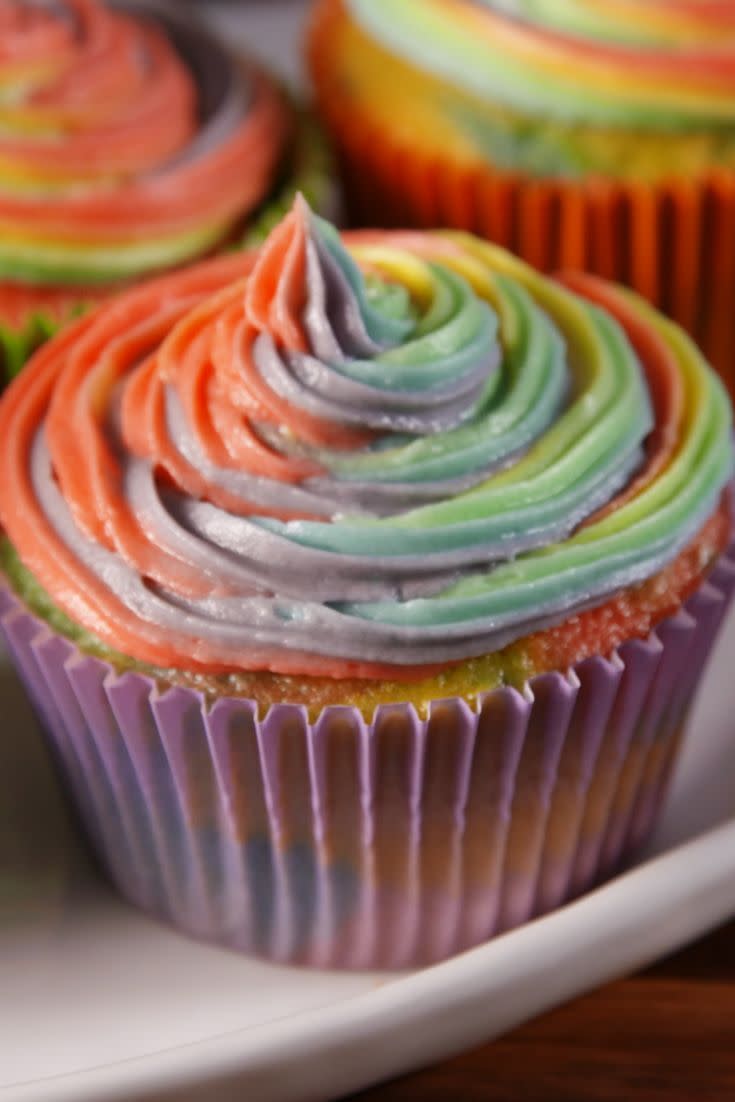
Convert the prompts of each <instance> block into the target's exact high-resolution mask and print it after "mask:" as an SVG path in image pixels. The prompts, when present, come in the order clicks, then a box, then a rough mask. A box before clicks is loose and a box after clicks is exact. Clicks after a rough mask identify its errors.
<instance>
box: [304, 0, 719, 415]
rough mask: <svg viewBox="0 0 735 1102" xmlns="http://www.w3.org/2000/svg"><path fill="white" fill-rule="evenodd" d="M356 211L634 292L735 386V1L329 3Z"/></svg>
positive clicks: (327, 38)
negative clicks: (470, 238) (486, 242)
mask: <svg viewBox="0 0 735 1102" xmlns="http://www.w3.org/2000/svg"><path fill="white" fill-rule="evenodd" d="M310 57H311V68H312V72H313V76H314V80H315V83H316V90H317V96H318V102H319V106H320V110H321V113H322V115H323V117H324V119H325V120H326V121H327V123H328V125H329V127H330V129H331V130H332V132H333V133H334V135H335V137H336V139H337V143H338V147H339V151H340V154H341V156H342V161H343V165H344V170H345V177H346V180H347V183H348V192H349V196H350V199H351V202H352V207H353V213H354V215H355V217H356V218H358V219H361V220H363V221H364V222H365V223H366V224H376V223H378V224H381V225H382V224H389V225H391V224H411V225H421V226H424V225H426V226H433V225H447V226H454V227H457V228H460V229H467V230H471V231H473V232H475V233H478V234H480V235H481V236H484V237H489V238H490V239H491V240H495V241H497V242H498V243H500V244H502V245H504V246H506V247H508V248H512V249H513V250H514V251H516V252H518V253H519V254H520V255H522V256H523V257H525V258H526V259H527V260H529V261H530V262H532V263H533V264H535V265H536V266H538V267H541V268H542V269H544V270H556V269H558V268H566V267H572V268H575V269H580V270H582V269H583V270H587V271H592V272H595V273H597V274H599V275H602V276H605V277H607V278H611V279H615V280H617V281H620V282H623V283H626V284H628V285H629V286H631V287H633V288H634V289H636V290H637V291H639V292H640V293H641V294H643V295H645V296H646V297H647V298H648V299H649V300H651V301H652V302H654V303H655V304H656V305H657V306H659V307H660V308H661V309H663V310H664V311H665V312H666V313H668V314H669V315H671V316H673V317H674V318H675V319H676V320H677V321H678V322H679V323H680V324H682V325H683V326H685V327H686V328H687V329H688V330H689V331H690V332H691V333H692V335H693V336H694V337H695V339H696V340H697V341H698V342H699V343H700V345H701V347H702V348H703V350H704V352H705V354H706V355H707V356H708V357H709V358H710V360H711V361H712V362H713V363H714V365H715V366H716V367H717V368H718V370H719V371H720V372H721V373H722V374H723V376H724V377H725V379H726V381H727V383H728V386H729V387H730V390H731V393H735V312H733V310H732V307H731V298H732V287H733V283H734V282H735V3H733V2H732V0H705V2H701V0H649V2H647V3H645V4H644V3H641V2H640V0H595V2H592V0H484V2H479V3H478V2H476V0H395V2H394V0H390V2H388V0H320V2H319V3H318V4H317V7H316V13H315V18H314V23H313V31H312V35H311V49H310Z"/></svg>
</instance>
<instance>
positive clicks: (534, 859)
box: [0, 551, 735, 968]
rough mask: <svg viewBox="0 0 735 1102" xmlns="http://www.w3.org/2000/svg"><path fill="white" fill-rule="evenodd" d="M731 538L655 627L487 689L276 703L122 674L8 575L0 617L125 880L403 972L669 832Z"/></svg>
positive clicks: (731, 568)
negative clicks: (400, 701) (204, 693)
mask: <svg viewBox="0 0 735 1102" xmlns="http://www.w3.org/2000/svg"><path fill="white" fill-rule="evenodd" d="M733 590H735V551H731V552H730V554H729V555H728V556H723V557H722V558H721V559H720V561H719V563H718V564H717V566H716V567H715V569H714V570H713V572H712V573H711V575H710V577H709V579H708V580H707V581H706V582H705V583H704V584H703V585H701V587H700V588H699V590H698V591H697V592H696V593H695V594H694V596H692V597H691V598H690V599H689V600H688V601H687V602H686V604H685V605H684V606H683V607H682V609H681V610H680V611H679V612H678V613H677V614H676V615H675V616H672V617H670V618H669V619H667V620H665V621H663V622H662V623H661V624H660V625H659V626H658V627H657V629H656V631H655V632H653V633H652V634H651V635H650V636H649V637H648V638H646V639H644V640H631V641H629V642H627V643H625V644H624V645H622V646H621V647H620V648H619V649H618V650H617V651H616V652H615V653H614V654H613V655H612V657H610V658H608V659H605V658H592V659H588V660H586V661H584V662H581V663H579V664H578V665H577V666H575V667H574V668H572V669H571V670H569V671H568V672H567V673H565V674H561V673H554V674H548V675H544V676H541V677H538V678H536V679H535V680H533V681H532V682H531V683H529V684H528V685H527V686H526V688H525V689H524V690H523V691H522V692H518V691H516V690H515V689H511V688H503V689H498V690H495V691H493V692H489V693H487V694H486V695H485V696H483V697H482V698H481V699H480V701H479V702H478V704H477V706H475V707H470V706H469V705H468V704H467V703H466V702H465V701H464V700H462V699H451V700H437V701H436V702H435V703H433V704H432V706H431V708H430V710H429V718H428V719H426V720H423V719H420V718H419V715H418V714H417V712H416V710H415V709H414V708H413V707H412V706H410V705H395V706H386V707H381V708H378V709H377V711H376V713H375V715H374V717H373V720H372V722H371V723H367V722H366V721H365V719H364V718H363V717H362V715H361V714H360V713H359V712H358V711H356V710H355V709H353V708H350V707H329V708H326V709H325V710H324V711H323V713H322V714H321V716H320V718H319V719H318V720H317V721H316V722H315V723H310V722H309V721H308V718H307V714H306V712H305V711H304V709H303V708H302V707H300V706H291V705H288V704H281V705H277V706H274V707H272V708H271V709H270V711H269V712H268V714H267V715H265V716H259V715H258V712H257V709H256V707H255V705H254V704H253V703H252V702H251V701H248V700H245V699H241V698H236V697H232V698H224V699H220V700H218V701H217V702H216V703H215V704H214V705H213V706H208V705H207V704H205V702H204V700H203V699H202V697H201V695H199V694H198V693H196V692H195V691H193V690H191V689H189V688H181V687H170V688H168V689H167V690H164V689H162V688H161V687H160V685H159V686H156V685H155V684H154V683H153V682H152V681H151V680H150V679H148V678H147V677H145V676H142V675H141V674H138V673H125V674H123V675H118V674H116V673H115V672H114V671H113V670H112V669H111V668H110V666H109V665H107V664H106V663H104V662H102V661H100V660H99V659H97V658H93V657H89V656H85V655H84V654H83V653H81V652H80V651H79V650H78V649H77V648H76V647H75V646H74V645H73V644H72V643H70V642H69V641H68V640H66V639H64V638H62V637H61V636H59V635H57V634H55V633H54V632H53V631H52V630H51V629H50V628H49V627H48V626H46V625H45V624H44V623H42V622H40V621H39V620H38V619H36V618H35V617H34V616H32V615H31V614H30V613H29V612H28V611H27V609H26V608H25V606H23V605H22V604H21V603H20V601H19V600H18V599H17V598H16V597H15V596H14V595H12V594H11V593H10V591H9V590H8V589H7V588H5V589H0V634H1V635H2V636H3V637H4V639H5V642H6V644H7V647H8V649H9V651H10V653H11V655H12V656H13V658H14V661H15V664H16V667H17V669H18V672H19V673H20V675H21V677H22V679H23V680H24V682H25V684H26V687H27V689H28V692H29V695H30V697H31V699H32V700H33V702H34V704H35V707H36V709H37V711H38V713H39V715H40V717H41V719H42V722H43V725H44V727H45V730H46V732H47V734H48V739H49V742H50V746H51V749H52V752H53V754H54V757H55V758H56V760H57V763H58V764H59V767H60V769H61V772H62V774H63V777H64V779H65V782H66V786H67V789H68V791H69V793H70V794H71V796H72V799H73V801H74V803H75V804H76V806H77V809H78V811H79V813H80V816H81V819H82V820H83V822H84V824H85V827H86V831H87V833H88V836H89V839H90V841H91V843H92V845H93V847H94V849H95V851H96V853H97V854H98V856H99V859H100V861H101V863H102V865H103V866H104V868H105V869H106V870H107V873H108V874H109V876H110V878H111V880H112V881H113V882H114V883H115V884H116V886H117V887H118V889H119V890H120V892H121V893H122V894H123V895H124V896H125V897H126V898H127V899H128V900H130V901H131V902H132V903H134V904H136V905H137V906H139V907H141V908H143V909H144V910H145V911H148V912H150V913H151V914H153V915H157V916H159V917H160V918H162V919H164V920H166V921H168V922H171V923H173V924H174V925H176V926H177V927H179V928H181V929H183V930H186V931H188V932H190V933H191V934H193V935H194V936H196V937H198V938H202V939H205V940H207V941H211V942H214V943H217V944H221V945H225V946H231V947H233V948H236V949H238V950H242V951H244V952H247V953H251V954H256V955H259V956H263V957H267V958H270V959H273V960H276V961H281V962H291V963H297V964H308V965H318V966H329V967H341V968H345V967H349V968H405V967H409V966H414V965H419V964H425V963H429V962H432V961H437V960H440V959H442V958H444V957H447V956H449V955H451V954H453V953H456V952H459V951H461V950H462V949H465V948H467V947H469V946H472V945H476V944H478V943H480V942H483V941H485V940H486V939H488V938H490V937H492V936H493V935H495V934H499V933H501V932H502V931H504V930H509V929H511V928H512V927H515V926H518V925H519V924H520V923H523V922H525V921H527V920H528V919H530V918H532V917H534V916H537V915H541V914H544V913H546V912H548V911H550V910H552V909H553V908H555V907H558V906H559V905H561V904H563V903H564V902H565V901H567V900H570V899H572V898H573V897H575V896H577V895H579V894H580V893H582V892H584V891H586V890H588V889H589V888H591V887H593V886H594V885H596V884H597V883H599V882H600V881H602V880H604V879H605V878H607V877H609V876H611V875H613V874H614V873H615V871H616V870H618V869H619V868H620V867H621V866H622V865H623V864H624V863H625V862H626V861H628V860H629V859H630V857H631V856H632V855H633V854H634V853H635V852H636V851H637V850H638V849H639V847H640V846H641V844H642V843H643V842H644V840H645V839H646V838H647V837H648V835H649V833H650V831H651V828H652V827H653V825H654V823H655V821H656V817H657V814H658V811H659V809H660V807H661V804H662V801H663V798H664V796H665V794H666V790H667V783H668V779H669V776H670V773H671V769H672V765H673V763H674V761H675V758H676V753H677V749H678V746H679V742H680V739H681V735H682V729H683V726H684V723H685V721H686V717H687V713H688V709H689V705H690V703H691V701H692V698H693V695H694V692H695V690H696V688H697V684H698V682H699V680H700V675H701V673H702V669H703V667H704V664H705V662H706V660H707V656H708V654H709V651H710V649H711V646H712V644H713V642H714V639H715V636H716V634H717V630H718V628H719V625H720V623H721V621H722V618H723V615H724V613H725V610H726V608H727V605H728V603H729V600H730V598H731V596H732V593H733Z"/></svg>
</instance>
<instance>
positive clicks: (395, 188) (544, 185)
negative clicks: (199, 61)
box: [309, 0, 735, 398]
mask: <svg viewBox="0 0 735 1102" xmlns="http://www.w3.org/2000/svg"><path fill="white" fill-rule="evenodd" d="M341 18H343V15H342V12H341V5H339V4H336V3H334V2H333V0H323V2H322V3H321V4H319V5H318V6H317V10H316V13H315V16H314V19H313V21H312V27H311V35H310V44H309V54H310V57H309V60H310V66H311V72H312V77H313V80H314V85H315V91H316V98H317V104H318V108H319V111H320V113H321V116H322V118H323V119H324V121H325V122H326V124H327V127H328V129H329V131H330V132H331V135H332V138H333V140H334V143H335V146H336V152H337V156H338V159H339V163H340V166H341V171H342V176H343V182H344V188H345V193H346V201H347V205H348V210H349V213H350V217H351V218H352V220H353V221H354V222H356V223H358V224H360V223H361V224H369V225H371V226H376V227H392V226H397V225H402V226H406V227H419V228H436V227H439V226H443V227H451V228H453V229H459V230H466V231H468V232H470V233H474V234H477V235H478V236H481V237H485V238H488V239H490V240H492V241H495V242H497V243H498V244H499V245H502V246H503V247H505V248H507V249H510V250H511V251H512V252H514V253H516V254H517V255H519V256H521V257H522V258H523V259H524V260H527V261H528V262H529V263H531V264H533V265H534V266H535V267H537V268H539V269H541V270H542V271H545V272H554V271H558V270H565V269H577V270H582V271H588V272H593V273H594V274H596V275H600V276H603V277H604V278H607V279H610V280H613V281H615V282H617V283H622V284H625V285H627V286H628V287H631V288H632V289H633V290H635V291H637V292H638V293H639V294H641V295H642V296H644V297H645V298H647V299H648V300H649V301H650V302H652V303H653V304H654V305H655V306H657V307H658V308H659V309H660V310H662V311H663V312H664V313H665V314H668V315H669V316H670V317H672V318H673V319H674V320H675V321H677V322H678V323H679V324H680V325H682V326H683V327H684V328H685V329H686V330H687V331H688V332H689V333H690V334H691V335H692V336H693V338H694V339H695V341H696V342H697V344H698V345H699V346H700V348H701V349H702V350H703V352H704V353H705V355H706V356H707V358H708V359H709V361H710V362H711V363H712V364H713V365H714V366H715V367H716V368H717V370H718V371H719V372H720V374H721V375H722V377H723V378H724V380H725V382H726V384H727V386H728V388H729V390H730V393H731V395H732V396H733V397H734V398H735V308H733V287H735V173H732V172H727V171H715V172H712V173H711V174H710V175H708V176H706V177H702V178H698V179H684V178H670V179H665V180H662V181H659V182H634V181H625V180H612V179H610V180H607V179H600V178H592V177H589V178H586V179H575V180H571V179H548V180H546V179H539V178H533V177H529V176H524V175H522V174H514V173H510V172H506V171H502V170H499V169H495V168H493V167H492V166H491V165H489V164H487V163H481V164H473V165H468V164H462V163H457V162H455V160H453V159H451V158H450V157H449V155H447V156H442V154H441V152H440V151H437V152H435V153H432V154H431V155H429V154H427V153H426V152H425V151H424V150H422V149H420V148H418V147H415V146H412V145H410V144H408V143H404V142H400V141H398V140H396V139H395V137H394V136H392V135H390V134H388V133H386V132H385V131H384V128H382V127H380V126H378V125H376V123H375V121H374V120H373V119H371V118H370V117H369V114H367V113H365V111H364V110H363V109H362V108H361V107H360V106H359V105H355V104H354V103H353V102H351V101H350V99H349V97H346V96H345V95H344V94H343V90H341V89H340V88H338V87H336V86H335V84H334V81H333V79H332V75H331V74H332V55H333V32H334V30H335V29H336V28H337V26H338V20H339V19H341Z"/></svg>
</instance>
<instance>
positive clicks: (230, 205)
mask: <svg viewBox="0 0 735 1102" xmlns="http://www.w3.org/2000/svg"><path fill="white" fill-rule="evenodd" d="M288 126H289V120H288V113H287V110H286V107H285V105H284V103H283V102H282V100H281V98H280V95H279V94H278V93H277V91H276V90H275V89H274V88H273V87H272V86H271V85H270V83H269V82H268V81H267V80H266V79H265V78H264V77H263V76H262V75H261V74H259V73H257V72H256V71H252V72H250V71H246V70H245V69H244V68H243V67H242V66H241V65H240V64H239V63H238V62H236V61H235V59H234V58H233V57H232V56H230V54H228V53H227V51H225V50H224V49H222V48H221V47H220V46H219V45H218V43H216V42H215V41H214V40H212V39H211V37H210V36H209V35H208V34H206V33H203V32H202V29H201V27H199V26H198V25H195V24H193V23H192V22H191V20H190V19H188V18H187V17H186V16H184V15H183V14H182V12H181V11H180V10H179V11H177V9H176V8H174V7H173V5H172V6H165V5H163V4H161V3H158V2H157V0H122V2H121V3H120V4H115V5H109V6H108V5H106V4H105V3H103V2H101V0H49V2H41V0H6V2H5V3H3V4H2V5H0V280H6V281H11V282H13V281H14V282H20V283H29V284H44V285H52V286H60V285H61V286H65V285H69V286H74V287H79V286H83V287H93V286H96V285H99V284H108V283H112V282H116V281H119V280H123V279H128V278H132V277H138V276H141V275H143V274H145V273H147V272H149V271H151V270H154V269H161V268H167V267H171V266H174V265H175V264H178V263H180V262H182V261H185V260H187V259H188V258H191V257H192V256H197V255H201V254H203V253H204V252H206V251H207V250H209V249H210V248H212V247H213V246H214V245H216V244H217V243H219V242H220V241H222V240H223V238H225V237H226V236H227V235H228V233H229V232H230V231H231V230H232V229H233V228H234V227H235V226H236V225H237V224H238V223H239V221H240V220H241V219H242V218H243V217H244V216H245V215H247V214H248V213H249V212H250V211H251V210H252V209H253V208H254V207H255V206H256V205H257V204H258V203H260V202H261V200H262V199H263V198H264V197H265V195H266V194H267V192H268V189H269V187H270V185H271V184H272V182H273V179H274V175H275V173H276V172H277V170H278V167H279V164H280V161H281V158H282V153H283V149H284V143H285V139H286V136H287V130H288ZM1 306H2V302H1V300H0V307H1Z"/></svg>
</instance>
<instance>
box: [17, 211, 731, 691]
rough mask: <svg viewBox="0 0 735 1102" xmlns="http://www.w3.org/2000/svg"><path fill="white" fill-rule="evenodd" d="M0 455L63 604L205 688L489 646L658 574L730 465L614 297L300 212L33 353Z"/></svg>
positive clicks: (697, 369) (721, 399) (707, 417)
mask: <svg viewBox="0 0 735 1102" xmlns="http://www.w3.org/2000/svg"><path fill="white" fill-rule="evenodd" d="M570 288H571V289H570ZM0 440H2V441H3V444H2V452H1V453H0V461H1V462H2V468H1V469H0V521H1V522H2V524H3V525H4V527H5V529H6V531H7V533H8V536H9V539H10V540H11V541H12V544H13V545H14V547H15V549H16V550H17V552H18V553H19V555H20V557H21V559H22V561H23V564H24V566H25V567H26V568H27V569H28V570H30V571H31V572H32V574H33V576H34V577H35V578H36V579H37V580H38V582H39V583H40V585H41V586H42V587H43V588H44V589H45V590H46V591H47V593H48V594H49V595H50V597H51V598H52V600H53V602H54V603H55V604H56V606H58V607H59V608H60V609H61V610H62V611H63V612H64V613H65V614H67V615H68V616H69V617H71V618H72V619H73V620H74V622H75V623H77V624H80V625H82V626H83V627H84V628H85V629H86V630H87V631H89V632H90V633H92V634H93V635H95V636H96V637H97V638H99V639H101V640H102V641H103V642H104V643H105V644H107V645H109V646H111V647H114V648H116V649H117V650H118V651H122V652H123V653H124V654H125V655H129V656H131V657H133V658H134V659H136V660H139V661H141V662H146V663H153V664H155V665H156V666H157V667H160V668H170V667H175V668H179V669H189V670H203V671H209V672H213V673H216V672H224V671H232V670H255V671H257V670H271V671H277V672H279V673H286V674H288V673H305V674H327V675H329V676H332V677H347V676H356V677H364V678H381V677H386V676H392V677H397V678H399V679H400V678H401V677H406V678H411V677H416V676H419V675H422V674H424V673H426V671H427V670H430V669H434V670H435V669H437V668H440V667H441V666H442V665H443V664H446V663H452V662H455V661H459V660H462V659H467V658H471V657H472V656H478V655H484V654H487V653H489V652H495V651H497V650H498V649H500V648H503V647H506V646H507V645H509V644H510V643H512V642H513V641H514V640H519V639H523V638H525V637H527V636H528V635H529V634H530V633H533V632H538V631H541V630H544V629H546V628H548V627H549V626H551V625H554V624H558V623H559V622H560V621H565V620H567V619H568V618H569V617H571V616H574V615H576V614H578V613H580V612H582V611H584V610H587V609H589V608H591V607H595V606H600V605H602V604H604V602H605V601H607V600H609V599H610V598H611V596H612V595H615V594H619V593H620V592H621V591H624V592H628V591H630V590H631V587H636V586H637V585H639V584H640V583H645V582H646V581H647V580H650V579H652V578H654V577H656V576H658V573H659V572H660V571H662V570H663V569H664V568H666V567H667V565H669V564H671V563H672V562H674V561H675V560H676V559H677V556H679V555H680V553H682V552H683V551H684V549H685V548H687V547H689V546H691V544H692V541H694V540H696V537H697V535H698V533H700V532H701V530H702V529H703V528H704V526H706V524H707V523H708V522H709V520H710V518H711V517H712V516H713V515H714V514H715V513H716V512H717V510H718V505H719V502H720V499H721V496H722V494H723V489H724V488H725V486H726V484H727V482H728V480H729V479H730V477H731V475H732V468H733V455H732V445H731V412H730V406H729V402H728V399H727V397H726V395H725V393H724V390H723V387H722V385H721V383H720V382H719V381H718V379H717V378H716V377H715V375H714V374H713V373H712V372H711V371H710V369H709V368H708V367H707V365H706V364H705V363H704V361H703V360H702V358H701V357H700V355H699V354H698V352H697V351H696V349H695V348H694V346H693V345H692V344H691V342H690V341H689V340H688V339H687V338H686V337H685V336H684V334H683V333H682V332H681V331H680V330H678V329H677V328H676V327H675V326H673V325H672V324H671V323H669V322H667V321H665V320H663V319H662V318H661V317H659V316H658V315H657V314H655V313H654V311H653V310H651V309H650V308H649V307H647V306H645V305H644V304H643V303H642V302H641V301H640V300H638V299H635V298H634V297H633V296H632V295H630V294H629V293H627V292H624V291H618V290H614V289H611V288H609V287H608V286H607V285H605V284H602V283H600V282H599V281H595V280H594V279H592V278H591V277H577V278H575V279H574V280H571V281H570V283H569V286H567V287H565V286H563V285H562V284H560V283H557V282H553V281H551V280H548V279H545V278H543V277H542V276H540V275H537V274H535V273H534V272H533V271H532V270H531V269H529V268H528V267H527V266H525V265H524V264H523V263H521V262H520V261H518V260H515V259H514V258H512V257H511V256H510V255H509V254H507V253H505V252H503V251H502V250H500V249H498V248H496V247H494V246H491V245H488V244H486V243H483V242H480V241H478V240H476V239H474V238H471V237H468V236H463V235H452V234H407V233H403V234H401V233H398V234H391V233H363V234H357V235H353V236H351V237H349V238H348V239H347V241H346V243H345V241H343V240H341V239H340V237H339V236H338V234H337V232H336V231H335V230H334V229H333V228H332V227H331V226H330V225H329V224H327V223H325V222H324V221H322V220H321V219H319V218H318V217H316V216H315V215H314V214H313V213H312V212H311V211H310V210H309V208H308V207H307V205H306V203H305V202H304V201H303V200H302V199H298V200H297V202H296V204H295V206H294V208H293V209H292V211H291V213H290V214H289V215H288V216H287V217H286V218H285V219H284V221H283V222H282V223H281V224H280V225H279V226H278V227H277V228H276V229H275V230H274V231H273V233H272V234H271V236H270V237H269V239H268V240H267V242H266V243H265V245H264V246H263V247H262V248H261V249H260V250H259V251H257V252H253V253H250V254H248V255H246V256H244V257H243V256H240V257H238V256H236V257H228V258H225V259H221V260H218V261H213V262H210V263H208V264H206V265H202V266H200V267H198V268H194V269H191V270H189V271H186V272H182V273H179V274H177V275H174V276H169V277H167V278H165V279H162V280H160V281H158V282H157V283H154V284H151V285H148V286H146V287H144V288H140V289H137V290H134V291H131V292H128V293H127V294H126V295H124V296H122V297H120V298H118V299H117V300H115V301H113V302H111V303H110V304H108V305H104V306H103V307H101V308H100V309H98V310H97V311H96V312H95V313H94V314H92V315H90V316H89V317H87V318H85V319H82V320H81V321H80V322H78V323H77V324H76V325H74V326H73V327H72V328H70V329H69V330H67V331H66V332H64V333H63V334H62V335H60V336H59V337H58V338H56V339H54V340H53V341H51V342H50V343H49V344H48V345H47V346H46V347H45V348H44V349H42V350H41V352H40V353H39V354H38V355H37V356H36V358H35V360H34V361H33V362H32V363H31V364H30V365H29V367H28V369H27V370H26V371H25V372H23V373H22V375H21V376H20V377H19V378H18V379H16V380H15V382H14V383H13V384H12V386H11V387H10V389H9V390H8V392H7V393H6V395H5V397H4V399H3V401H2V403H0Z"/></svg>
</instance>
